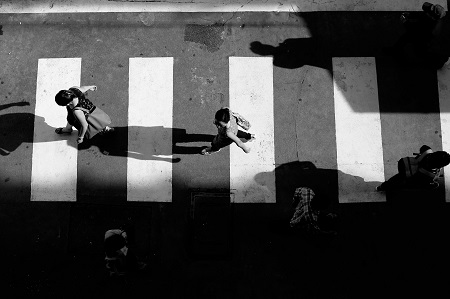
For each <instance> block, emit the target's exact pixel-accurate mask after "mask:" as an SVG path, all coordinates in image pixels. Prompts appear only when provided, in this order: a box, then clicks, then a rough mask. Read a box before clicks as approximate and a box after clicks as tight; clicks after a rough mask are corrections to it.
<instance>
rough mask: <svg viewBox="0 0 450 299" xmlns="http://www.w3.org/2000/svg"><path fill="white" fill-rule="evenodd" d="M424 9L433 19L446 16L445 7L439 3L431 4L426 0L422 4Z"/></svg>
mask: <svg viewBox="0 0 450 299" xmlns="http://www.w3.org/2000/svg"><path fill="white" fill-rule="evenodd" d="M422 10H423V11H424V12H426V13H427V14H428V15H429V16H430V17H431V18H433V20H438V19H441V18H443V17H444V16H445V9H444V8H443V7H442V6H441V5H439V4H431V3H430V2H425V3H424V4H423V5H422Z"/></svg>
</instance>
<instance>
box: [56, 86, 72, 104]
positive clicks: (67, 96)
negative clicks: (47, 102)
mask: <svg viewBox="0 0 450 299" xmlns="http://www.w3.org/2000/svg"><path fill="white" fill-rule="evenodd" d="M74 98H76V95H75V94H74V93H73V92H72V91H70V90H60V91H59V92H58V93H57V94H56V96H55V102H56V104H58V105H59V106H67V104H69V103H70V102H72V101H73V99H74Z"/></svg>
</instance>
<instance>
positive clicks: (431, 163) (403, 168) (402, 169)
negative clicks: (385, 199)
mask: <svg viewBox="0 0 450 299" xmlns="http://www.w3.org/2000/svg"><path fill="white" fill-rule="evenodd" d="M449 163H450V155H449V154H448V153H447V152H445V151H437V152H433V151H432V149H431V148H430V147H429V146H428V145H423V146H422V147H421V148H420V151H419V154H416V156H415V157H404V158H401V159H400V160H399V161H398V163H397V167H398V173H397V174H396V175H394V176H393V177H391V178H390V179H389V180H387V181H385V182H384V183H382V184H381V185H380V186H378V187H376V191H389V190H394V189H399V188H401V187H407V186H411V187H414V188H423V189H436V188H437V187H439V183H438V182H437V180H438V178H439V176H440V173H441V171H442V168H443V167H444V166H447V165H448V164H449Z"/></svg>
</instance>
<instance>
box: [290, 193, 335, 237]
mask: <svg viewBox="0 0 450 299" xmlns="http://www.w3.org/2000/svg"><path fill="white" fill-rule="evenodd" d="M292 203H293V205H294V206H295V212H294V215H293V216H292V218H291V220H290V221H289V224H290V226H291V228H293V229H296V230H300V231H303V232H305V233H308V234H313V235H314V234H332V235H335V234H336V233H337V224H338V216H337V215H336V214H334V213H330V212H327V211H326V210H327V208H328V206H329V204H330V203H329V198H327V197H325V196H324V195H321V196H319V195H316V194H315V193H314V191H313V190H312V189H311V188H308V187H299V188H297V189H295V193H294V197H293V200H292Z"/></svg>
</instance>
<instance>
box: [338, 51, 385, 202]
mask: <svg viewBox="0 0 450 299" xmlns="http://www.w3.org/2000/svg"><path fill="white" fill-rule="evenodd" d="M375 67H376V65H375V59H374V58H373V57H346V58H342V57H336V58H333V79H334V80H333V82H334V105H335V120H336V143H337V165H338V170H339V172H338V184H339V202H340V203H347V202H373V201H384V200H385V197H384V195H383V194H382V193H377V192H376V191H375V186H376V185H377V184H379V183H380V182H383V181H384V164H383V145H382V141H381V123H380V113H379V105H378V89H377V77H376V69H375ZM367 111H370V112H367ZM372 111H374V112H372ZM349 175H350V176H349ZM355 177H356V178H358V177H359V178H362V179H363V180H364V182H361V181H358V180H357V179H356V180H355ZM368 182H375V183H373V184H368Z"/></svg>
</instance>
